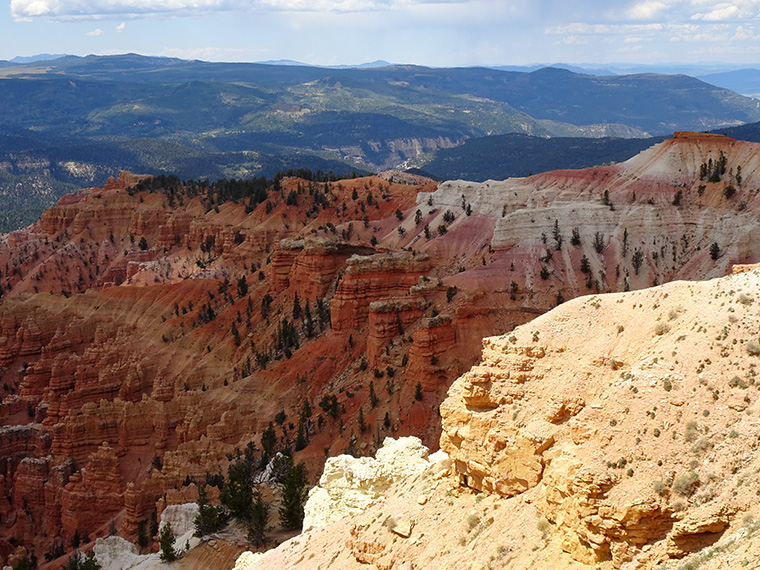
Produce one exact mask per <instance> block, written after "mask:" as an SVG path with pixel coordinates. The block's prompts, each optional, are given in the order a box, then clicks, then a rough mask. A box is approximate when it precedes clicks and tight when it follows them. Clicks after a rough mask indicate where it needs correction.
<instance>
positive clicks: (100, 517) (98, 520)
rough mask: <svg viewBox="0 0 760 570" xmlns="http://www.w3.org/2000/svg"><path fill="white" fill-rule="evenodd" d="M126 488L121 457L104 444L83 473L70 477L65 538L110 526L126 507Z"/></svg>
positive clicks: (63, 503) (65, 494)
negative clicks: (110, 522) (84, 531)
mask: <svg viewBox="0 0 760 570" xmlns="http://www.w3.org/2000/svg"><path fill="white" fill-rule="evenodd" d="M123 489H124V487H123V485H122V479H121V471H120V469H119V458H118V456H117V454H116V452H115V450H114V449H113V448H111V447H110V446H109V445H108V444H107V443H104V444H103V445H101V446H100V448H99V449H98V450H97V451H96V452H95V453H93V454H92V455H91V456H90V460H89V461H88V462H87V466H86V467H85V468H84V469H83V470H82V472H81V473H75V474H73V475H72V476H71V477H70V478H69V482H68V484H67V485H66V488H65V489H64V491H63V493H62V495H61V524H62V526H63V537H64V538H65V539H66V540H68V539H70V538H71V537H72V536H74V533H75V532H76V531H77V530H78V529H92V528H96V527H98V526H101V525H103V524H105V523H107V522H108V521H109V520H110V519H111V518H113V517H114V516H115V515H116V513H118V512H119V511H120V510H121V509H122V508H123V507H124V498H123Z"/></svg>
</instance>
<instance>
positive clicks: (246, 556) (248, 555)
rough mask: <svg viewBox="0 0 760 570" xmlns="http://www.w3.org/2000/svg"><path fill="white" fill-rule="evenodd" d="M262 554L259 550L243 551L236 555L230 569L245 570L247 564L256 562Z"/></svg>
mask: <svg viewBox="0 0 760 570" xmlns="http://www.w3.org/2000/svg"><path fill="white" fill-rule="evenodd" d="M262 556H264V555H263V554H262V553H261V552H251V551H246V552H243V553H242V554H241V555H240V556H238V558H237V560H236V561H235V566H233V568H232V570H245V569H246V568H248V566H250V565H251V564H253V563H254V562H256V561H257V560H258V559H259V558H261V557H262Z"/></svg>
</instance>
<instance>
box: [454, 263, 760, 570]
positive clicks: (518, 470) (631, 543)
mask: <svg viewBox="0 0 760 570" xmlns="http://www.w3.org/2000/svg"><path fill="white" fill-rule="evenodd" d="M758 278H759V277H758V273H757V272H753V273H743V274H741V275H736V276H733V277H732V278H726V279H723V280H722V281H717V282H716V281H713V282H707V283H698V284H680V283H679V284H673V285H668V286H664V287H662V288H659V289H653V290H651V291H645V292H642V293H632V294H628V295H627V296H626V297H622V296H605V297H590V298H588V297H587V298H583V299H579V300H576V301H574V302H571V303H567V304H565V305H562V306H561V307H560V308H558V309H557V310H555V311H553V312H552V313H550V314H549V315H546V316H544V317H540V318H539V319H536V320H535V321H533V322H532V323H531V324H530V325H525V326H523V327H520V328H519V329H517V330H516V331H515V332H514V333H513V334H511V335H507V336H504V337H499V338H490V339H485V340H484V348H483V360H482V363H481V364H480V365H478V366H476V367H474V368H473V369H472V370H470V371H469V372H468V373H466V374H465V375H464V376H462V377H461V378H460V379H459V380H458V381H457V382H456V383H455V384H454V385H453V386H452V388H451V390H450V392H449V398H448V399H447V400H446V401H445V402H444V404H443V405H442V406H441V415H442V420H443V430H444V433H443V436H442V438H441V447H442V449H443V450H445V451H447V452H448V453H449V454H450V455H451V457H452V459H453V461H454V465H455V469H456V472H457V473H458V475H459V477H460V479H461V482H462V484H464V485H466V486H469V487H472V488H475V489H478V490H481V491H484V492H486V493H494V494H498V495H500V496H503V497H512V496H516V495H520V494H524V493H526V492H527V491H529V490H532V489H535V490H537V491H538V495H539V496H540V497H541V501H540V505H541V506H540V508H541V509H542V510H543V512H544V515H545V516H546V517H547V519H548V520H549V521H551V522H552V523H554V524H556V525H557V530H558V531H559V532H560V533H561V535H562V537H563V538H562V548H563V549H564V550H565V551H567V552H569V553H570V554H571V556H572V557H573V558H575V559H576V560H579V561H582V562H585V563H587V564H593V563H596V562H598V561H602V560H606V559H611V560H612V562H613V565H614V566H616V567H620V566H621V565H623V564H624V563H626V562H627V561H633V560H640V561H643V560H649V557H650V556H651V554H647V553H646V552H647V549H649V548H650V547H651V546H647V549H644V548H643V547H644V546H645V545H652V544H658V545H659V546H660V547H661V548H662V549H663V550H660V552H661V553H666V554H667V555H668V556H683V554H685V553H686V552H689V551H693V550H695V549H699V548H701V547H702V546H703V545H705V544H709V542H710V540H714V539H715V538H714V537H716V536H719V535H720V533H721V532H723V530H725V529H726V528H727V527H728V525H729V522H728V521H729V520H730V518H731V513H732V512H735V511H732V507H731V506H728V505H726V503H722V505H723V506H722V507H721V509H720V512H718V513H717V514H716V511H715V509H711V508H704V507H700V504H701V503H702V501H704V499H701V500H700V499H699V498H697V495H696V494H695V490H696V486H697V485H699V486H700V487H702V486H705V487H709V486H712V487H714V490H713V491H709V490H706V489H704V490H703V491H702V496H707V495H705V493H706V494H708V495H711V496H712V495H714V494H718V493H720V492H721V491H720V489H719V487H720V485H716V484H715V482H713V483H710V482H709V475H708V471H710V470H712V469H720V467H719V466H720V465H725V464H727V463H732V462H733V461H734V457H735V455H736V454H739V455H741V454H742V452H741V451H739V449H740V448H741V444H738V442H737V443H734V442H733V440H731V438H728V439H723V438H724V437H725V435H718V436H715V435H713V436H710V435H709V434H710V433H711V430H709V428H708V429H705V430H702V429H701V428H700V427H699V426H700V424H701V425H704V424H705V423H706V422H707V423H712V422H715V423H714V424H713V425H724V422H726V421H727V422H729V424H732V423H734V422H741V423H742V424H743V425H744V426H745V427H744V428H742V429H751V428H749V425H748V424H746V422H744V421H742V420H743V418H742V416H741V415H740V414H739V413H738V412H737V410H738V409H741V408H742V407H743V406H738V407H734V406H733V404H731V402H732V399H733V394H732V393H733V391H734V390H735V389H736V387H738V386H741V385H743V381H742V380H741V379H740V378H739V377H736V379H734V380H733V381H732V380H731V379H730V378H729V375H730V374H732V372H731V371H719V370H714V371H713V372H712V373H711V380H710V382H709V384H710V385H711V386H712V388H710V390H712V392H710V395H709V398H708V399H707V401H704V402H702V401H701V400H702V398H703V395H702V394H704V392H705V385H706V384H707V382H705V383H701V382H702V380H700V377H701V374H702V371H703V370H704V369H705V368H706V367H708V366H709V364H710V363H711V358H705V355H707V354H708V353H709V352H710V348H709V347H708V345H709V343H711V342H712V341H711V339H713V338H715V334H717V335H718V336H719V337H721V333H720V329H721V327H723V325H722V322H723V321H722V319H721V318H719V317H718V316H717V315H715V316H711V317H708V318H707V319H705V318H704V315H705V313H704V312H702V309H700V308H699V306H698V304H697V303H695V302H694V299H695V298H696V299H701V300H703V301H704V302H705V303H706V304H708V305H709V304H710V303H711V301H709V299H712V298H718V299H721V298H722V299H723V300H722V301H721V302H720V304H721V306H722V307H724V308H723V309H720V311H719V312H722V313H724V315H725V314H731V315H732V316H733V318H732V319H731V322H732V323H736V324H735V325H733V326H732V327H729V328H726V329H723V330H724V333H723V337H722V338H725V337H728V338H726V340H727V341H728V342H726V343H725V344H723V343H721V344H722V346H723V349H722V350H723V351H724V353H725V357H727V358H732V357H733V358H738V359H739V360H740V361H741V360H742V359H746V358H747V354H748V353H747V351H746V350H745V349H744V348H743V347H741V346H740V345H739V343H734V344H732V343H731V338H732V337H733V338H737V337H739V338H741V337H742V335H743V334H744V332H743V331H745V330H747V329H746V328H745V327H746V326H751V325H749V321H750V320H752V321H754V320H755V319H754V316H752V317H750V314H751V311H752V309H751V308H750V305H751V301H750V300H749V299H750V298H749V297H748V296H747V294H746V293H739V291H755V290H756V287H757V284H758ZM739 297H741V299H739ZM737 301H738V302H737ZM643 303H648V304H649V306H650V307H651V306H653V307H654V309H653V310H650V311H648V312H644V311H643V309H639V310H638V312H637V309H638V308H639V307H641V306H642V305H643ZM652 303H653V304H652ZM727 304H728V305H730V307H726V305H727ZM727 311H730V313H728V312H727ZM634 314H636V315H637V317H636V318H637V323H638V325H637V326H636V327H630V328H629V327H628V326H627V324H628V323H630V322H631V320H630V319H631V318H633V315H634ZM697 322H698V323H699V326H700V327H701V328H702V329H705V333H706V334H704V335H702V334H698V335H695V334H694V333H693V332H691V331H693V330H695V329H694V328H693V327H695V326H697V325H696V324H695V323H697ZM555 323H563V325H562V327H561V328H557V327H556V326H555ZM623 323H625V324H623ZM739 323H742V324H739ZM729 329H730V330H729ZM592 331H594V332H592ZM578 338H582V339H584V342H583V343H582V344H581V345H580V346H581V348H577V346H578V345H577V344H574V342H575V339H578ZM687 338H692V340H691V343H690V344H689V345H681V344H679V340H678V339H681V340H685V339H687ZM666 346H667V348H665V347H666ZM652 348H654V350H652ZM650 350H652V352H649V354H648V351H650ZM750 352H751V350H750ZM661 360H662V361H661ZM700 363H702V364H700ZM694 370H697V374H693V371H694ZM560 386H561V388H560V389H559V390H558V387H560ZM674 392H675V393H674ZM684 398H690V399H691V402H688V401H687V400H685V399H684ZM716 399H717V400H724V401H725V402H726V404H727V406H726V407H721V406H719V407H718V408H717V409H716V408H715V406H713V405H712V402H714V401H715V400H716ZM710 408H712V409H710ZM706 418H711V419H710V420H706ZM684 426H685V429H684ZM700 438H702V439H700ZM718 440H720V442H721V443H720V444H718ZM698 441H702V443H701V444H699V443H695V442H698ZM713 446H714V447H713ZM689 449H691V454H692V455H691V457H692V458H695V459H689V453H688V450H689ZM645 458H650V459H645ZM653 460H656V461H653ZM668 474H670V477H671V482H672V485H673V486H672V488H668V486H667V483H663V481H665V480H666V479H667V478H668ZM658 476H659V477H661V480H660V484H659V485H660V486H659V487H658V486H657V485H653V484H652V481H653V480H655V479H657V477H658ZM668 498H669V499H670V500H667V499H668ZM729 503H730V504H735V503H734V502H733V501H729ZM718 504H720V503H718ZM735 508H736V507H733V509H735Z"/></svg>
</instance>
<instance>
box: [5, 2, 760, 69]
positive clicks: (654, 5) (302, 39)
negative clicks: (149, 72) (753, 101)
mask: <svg viewBox="0 0 760 570" xmlns="http://www.w3.org/2000/svg"><path fill="white" fill-rule="evenodd" d="M0 37H2V42H0V59H5V60H7V59H11V58H13V57H15V56H31V55H35V54H40V53H53V54H62V53H66V54H74V55H87V54H99V55H108V54H116V53H128V52H134V53H140V54H144V55H158V56H170V57H180V58H184V59H202V60H207V61H268V60H285V59H287V60H296V61H300V62H303V63H309V64H314V65H341V64H348V65H355V64H359V63H363V62H370V61H376V60H385V61H389V62H391V63H413V64H418V65H428V66H436V67H450V66H469V65H529V64H535V63H557V62H563V63H573V64H589V63H590V64H601V65H603V64H605V63H641V64H662V63H673V62H678V63H704V62H723V63H727V64H731V65H734V66H749V65H752V64H756V63H759V62H760V0H738V1H733V2H713V1H708V0H607V1H601V0H593V1H592V0H514V1H512V0H10V2H9V4H8V8H7V10H4V11H0Z"/></svg>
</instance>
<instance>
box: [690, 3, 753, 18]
mask: <svg viewBox="0 0 760 570" xmlns="http://www.w3.org/2000/svg"><path fill="white" fill-rule="evenodd" d="M691 6H692V9H693V10H697V12H694V13H693V14H692V15H691V19H692V20H704V21H707V22H721V21H726V20H733V21H738V20H750V19H756V18H757V17H758V16H760V0H734V1H733V2H715V1H714V0H691Z"/></svg>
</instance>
